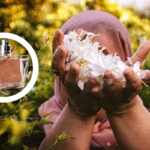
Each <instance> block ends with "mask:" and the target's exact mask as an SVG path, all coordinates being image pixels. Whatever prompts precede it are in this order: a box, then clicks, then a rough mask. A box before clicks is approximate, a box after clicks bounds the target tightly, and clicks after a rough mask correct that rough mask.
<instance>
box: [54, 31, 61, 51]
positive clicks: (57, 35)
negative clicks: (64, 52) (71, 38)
mask: <svg viewBox="0 0 150 150" xmlns="http://www.w3.org/2000/svg"><path fill="white" fill-rule="evenodd" d="M63 40H64V33H63V32H62V31H60V30H57V31H56V32H55V35H54V38H53V43H52V47H53V52H54V51H55V50H56V48H57V47H58V46H60V45H63Z"/></svg>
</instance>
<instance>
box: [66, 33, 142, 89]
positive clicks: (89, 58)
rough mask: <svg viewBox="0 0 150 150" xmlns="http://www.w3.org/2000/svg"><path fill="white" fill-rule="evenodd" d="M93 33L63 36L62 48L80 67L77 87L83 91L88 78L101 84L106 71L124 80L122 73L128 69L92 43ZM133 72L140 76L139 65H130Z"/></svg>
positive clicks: (120, 61) (117, 57)
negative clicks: (94, 79) (63, 47)
mask: <svg viewBox="0 0 150 150" xmlns="http://www.w3.org/2000/svg"><path fill="white" fill-rule="evenodd" d="M95 36H97V35H96V34H94V33H91V32H86V31H84V30H80V31H78V32H77V31H70V32H68V33H67V34H65V36H64V46H65V48H66V49H67V50H68V52H69V59H70V61H71V62H73V61H74V62H76V63H78V64H79V65H80V73H79V81H78V86H79V88H80V89H81V90H83V89H84V84H85V82H87V80H88V78H89V77H94V78H96V79H97V81H98V82H99V83H101V84H102V83H103V76H104V73H105V71H106V70H111V71H112V73H113V74H114V75H115V76H116V77H117V78H119V79H121V80H124V81H125V78H124V75H123V73H124V71H125V70H126V68H127V67H128V65H127V64H125V63H124V62H123V61H122V60H121V58H120V57H119V56H117V55H116V54H105V53H104V50H105V47H102V46H101V45H100V43H99V42H96V41H94V40H93V39H94V37H95ZM132 68H133V70H134V71H135V72H136V73H137V74H138V76H141V70H140V63H139V62H137V63H135V64H133V65H132Z"/></svg>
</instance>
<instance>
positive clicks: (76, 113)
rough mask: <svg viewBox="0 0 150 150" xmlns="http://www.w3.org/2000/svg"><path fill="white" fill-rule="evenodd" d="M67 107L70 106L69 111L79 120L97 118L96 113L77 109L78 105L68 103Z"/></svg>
mask: <svg viewBox="0 0 150 150" xmlns="http://www.w3.org/2000/svg"><path fill="white" fill-rule="evenodd" d="M67 107H68V111H69V112H70V113H71V114H72V116H73V117H75V118H77V119H79V120H82V121H88V120H96V113H95V114H88V113H86V112H83V111H81V110H79V109H77V107H74V106H72V105H71V104H70V103H67Z"/></svg>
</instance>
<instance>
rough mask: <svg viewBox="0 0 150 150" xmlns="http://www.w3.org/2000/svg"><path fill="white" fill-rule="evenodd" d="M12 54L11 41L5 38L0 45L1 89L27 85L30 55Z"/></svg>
mask: <svg viewBox="0 0 150 150" xmlns="http://www.w3.org/2000/svg"><path fill="white" fill-rule="evenodd" d="M11 54H12V51H11V47H10V45H9V41H8V40H6V39H3V40H2V43H1V47H0V90H2V89H17V88H23V87H24V85H25V81H26V73H27V68H28V57H23V58H22V57H14V56H12V55H11Z"/></svg>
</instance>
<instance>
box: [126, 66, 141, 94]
mask: <svg viewBox="0 0 150 150" xmlns="http://www.w3.org/2000/svg"><path fill="white" fill-rule="evenodd" d="M124 76H125V78H126V81H127V87H126V88H127V89H128V91H130V92H135V93H137V92H139V91H140V89H141V88H142V80H141V79H140V78H139V77H138V76H137V74H136V73H135V72H134V71H133V69H132V68H130V67H129V68H128V69H126V70H125V72H124Z"/></svg>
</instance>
